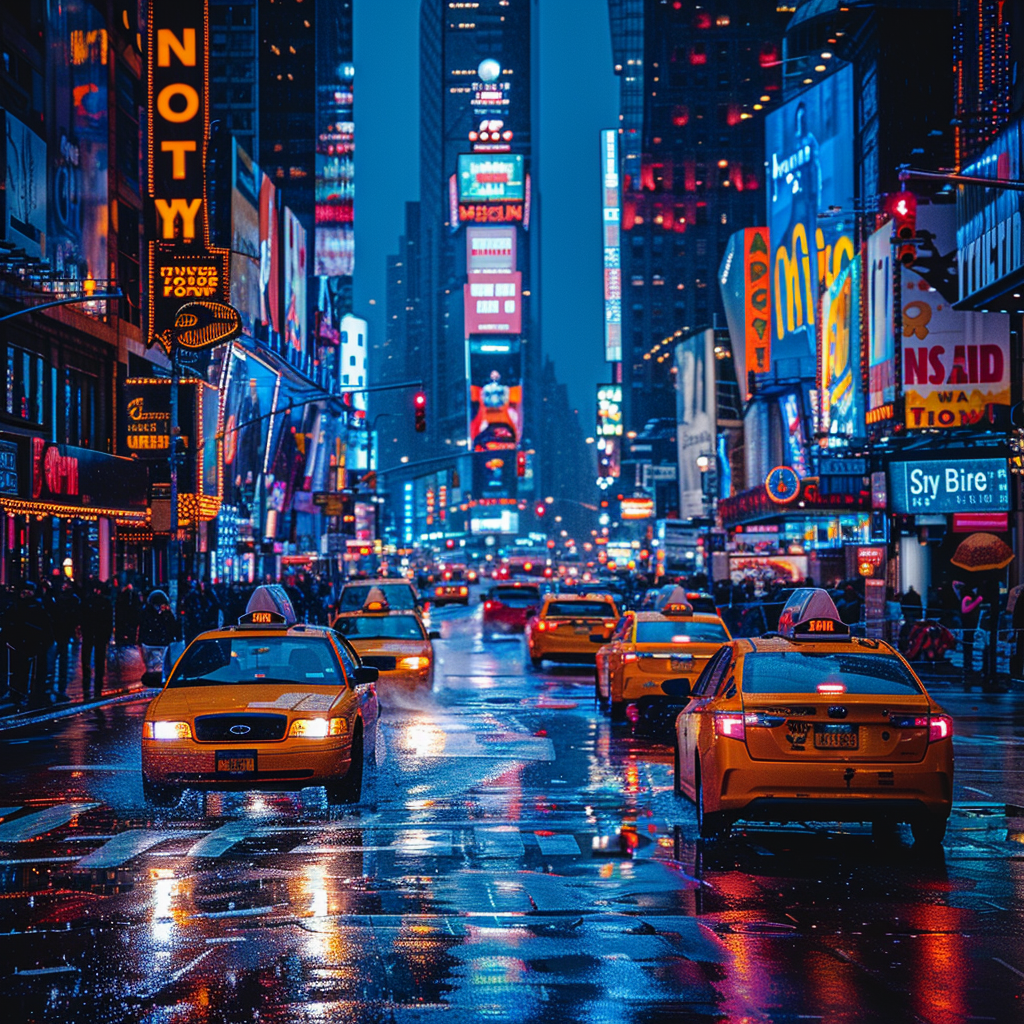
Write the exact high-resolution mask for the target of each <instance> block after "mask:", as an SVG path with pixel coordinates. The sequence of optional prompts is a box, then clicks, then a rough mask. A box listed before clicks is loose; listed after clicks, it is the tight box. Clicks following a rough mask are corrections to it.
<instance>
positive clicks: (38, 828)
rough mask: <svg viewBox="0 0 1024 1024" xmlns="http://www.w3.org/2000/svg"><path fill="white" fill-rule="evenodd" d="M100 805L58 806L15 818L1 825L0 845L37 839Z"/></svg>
mask: <svg viewBox="0 0 1024 1024" xmlns="http://www.w3.org/2000/svg"><path fill="white" fill-rule="evenodd" d="M99 806H100V805H99V804H98V803H78V804H57V806H55V807H47V808H46V810H43V811H36V812H35V813H34V814H26V815H25V816H24V817H22V818H14V819H13V820H12V821H5V822H4V823H3V824H2V825H0V843H24V842H27V841H28V840H29V839H35V837H36V836H41V835H42V834H43V833H44V832H50V831H52V830H53V829H55V828H60V827H61V825H66V824H67V823H68V822H69V821H71V819H72V818H76V817H77V816H78V815H79V814H83V813H84V812H85V811H89V810H92V808H93V807H99Z"/></svg>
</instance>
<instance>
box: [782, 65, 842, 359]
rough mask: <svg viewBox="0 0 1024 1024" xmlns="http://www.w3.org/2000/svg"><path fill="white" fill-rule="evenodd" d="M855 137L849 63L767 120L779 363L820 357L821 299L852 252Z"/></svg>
mask: <svg viewBox="0 0 1024 1024" xmlns="http://www.w3.org/2000/svg"><path fill="white" fill-rule="evenodd" d="M853 137H854V120H853V68H852V67H850V66H847V67H844V68H843V69H842V70H840V71H838V72H836V73H835V74H834V75H830V76H829V77H828V78H825V79H823V80H822V81H821V82H819V83H818V84H817V85H815V86H813V87H811V88H809V89H807V90H806V91H805V92H802V93H801V94H800V95H798V96H795V97H794V98H793V99H791V100H790V101H789V102H788V103H785V104H784V105H783V106H782V107H780V108H779V109H778V110H776V111H773V112H772V113H771V114H769V115H768V117H767V118H766V119H765V147H766V153H767V161H768V175H769V179H770V180H769V182H768V227H769V229H770V235H771V245H772V258H771V261H770V268H771V291H772V300H773V301H772V331H773V340H772V360H773V361H774V362H778V361H780V360H783V359H786V360H790V359H793V360H811V359H814V358H815V353H816V350H817V330H816V325H815V322H814V320H815V317H816V315H817V311H818V307H819V298H820V296H821V294H822V293H823V292H824V290H825V289H826V288H828V287H829V286H830V285H831V284H832V281H833V280H834V278H835V277H836V275H838V273H839V271H840V270H842V268H843V267H844V266H845V265H846V263H848V262H849V261H850V260H851V259H852V258H853V253H854V247H853V229H854V216H853V192H854V184H853ZM837 211H842V212H841V213H837ZM820 214H824V215H825V216H824V217H821V216H819V215H820ZM785 372H790V370H789V368H787V369H786V371H785Z"/></svg>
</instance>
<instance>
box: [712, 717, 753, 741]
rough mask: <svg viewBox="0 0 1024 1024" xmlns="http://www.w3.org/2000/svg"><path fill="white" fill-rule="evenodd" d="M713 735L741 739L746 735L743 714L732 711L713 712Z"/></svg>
mask: <svg viewBox="0 0 1024 1024" xmlns="http://www.w3.org/2000/svg"><path fill="white" fill-rule="evenodd" d="M715 735H717V736H727V737H728V738H729V739H733V740H742V739H744V738H745V737H746V732H745V730H744V722H743V715H738V714H736V713H734V712H732V711H718V712H716V713H715Z"/></svg>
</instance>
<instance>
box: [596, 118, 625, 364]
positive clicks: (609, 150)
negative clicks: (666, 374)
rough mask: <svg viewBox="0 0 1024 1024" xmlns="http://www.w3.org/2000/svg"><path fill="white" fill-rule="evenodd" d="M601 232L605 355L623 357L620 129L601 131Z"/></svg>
mask: <svg viewBox="0 0 1024 1024" xmlns="http://www.w3.org/2000/svg"><path fill="white" fill-rule="evenodd" d="M601 185H602V190H601V191H602V196H603V201H602V232H603V244H604V357H605V359H606V360H607V361H608V362H610V363H617V362H618V361H619V360H620V359H621V358H622V262H621V258H620V254H619V241H620V239H619V235H620V231H619V227H620V221H621V219H622V208H621V195H620V192H619V133H618V132H617V131H615V130H606V131H603V132H601Z"/></svg>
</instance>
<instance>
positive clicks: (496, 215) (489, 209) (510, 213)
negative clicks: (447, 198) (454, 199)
mask: <svg viewBox="0 0 1024 1024" xmlns="http://www.w3.org/2000/svg"><path fill="white" fill-rule="evenodd" d="M456 210H457V212H458V218H459V219H458V222H457V223H453V227H454V228H456V229H457V228H458V226H459V224H462V223H464V222H466V221H469V222H471V223H475V224H523V225H524V226H525V221H524V219H523V216H524V208H523V204H522V203H459V204H458V205H457V206H456Z"/></svg>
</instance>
